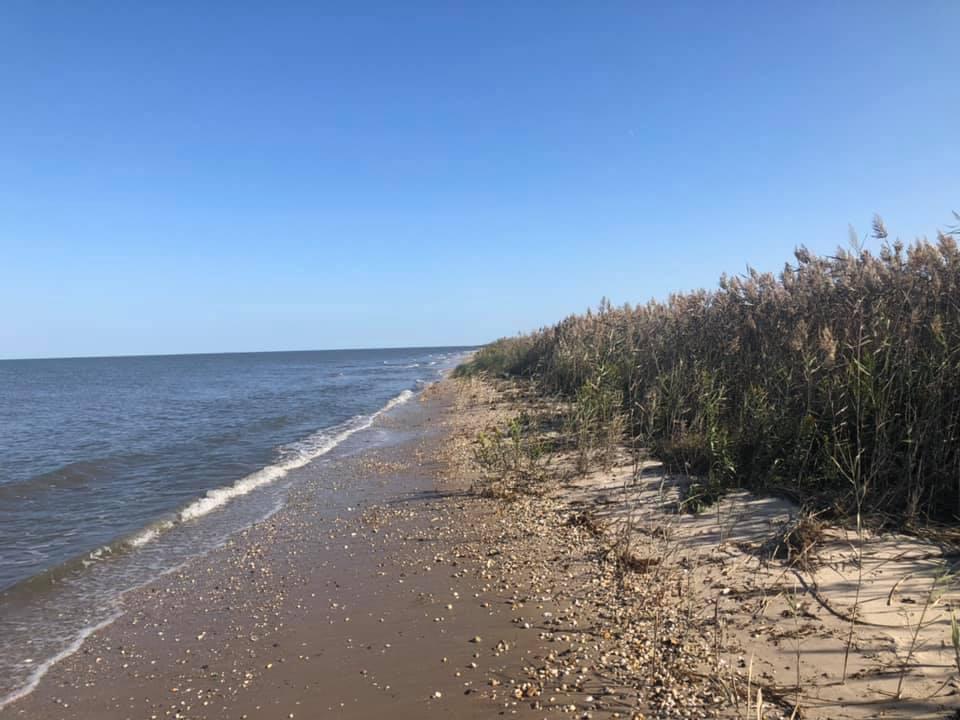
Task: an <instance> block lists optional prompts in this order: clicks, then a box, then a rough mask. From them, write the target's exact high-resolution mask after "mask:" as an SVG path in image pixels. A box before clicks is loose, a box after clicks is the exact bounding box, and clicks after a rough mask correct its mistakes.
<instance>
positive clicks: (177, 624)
mask: <svg viewBox="0 0 960 720" xmlns="http://www.w3.org/2000/svg"><path fill="white" fill-rule="evenodd" d="M453 390H454V388H453V385H452V383H451V384H444V386H443V387H435V388H434V389H433V391H431V392H428V393H427V395H426V396H425V397H424V398H423V399H422V400H421V402H418V403H410V404H409V405H408V406H407V407H404V408H400V409H398V410H397V411H395V412H394V413H392V414H391V415H390V416H389V417H388V418H384V420H383V422H385V423H389V424H391V425H393V426H394V427H395V428H397V429H398V430H400V431H402V432H403V433H405V434H406V435H407V436H408V437H409V438H410V439H409V440H408V441H406V442H403V443H401V444H399V445H396V446H392V447H388V448H386V449H384V450H381V451H378V452H374V453H367V454H364V455H360V456H356V457H352V458H344V459H341V460H339V461H338V462H337V464H336V466H335V467H334V468H333V469H332V471H331V470H329V469H328V474H329V473H330V472H332V473H333V474H334V475H336V476H337V477H338V478H339V481H340V482H343V483H348V482H352V483H365V484H366V485H367V486H368V487H369V488H370V489H371V490H370V492H369V498H368V499H367V500H366V501H365V502H364V503H363V504H362V505H361V506H360V507H356V508H351V509H348V510H347V511H346V512H340V513H337V515H336V516H331V514H330V513H329V512H326V508H323V507H317V506H316V503H314V502H313V499H314V496H315V494H316V493H315V489H312V488H311V486H310V484H309V483H308V484H306V485H305V486H302V487H299V488H298V489H296V490H295V491H293V492H292V494H291V497H290V499H289V502H288V504H287V506H286V507H285V508H284V509H282V510H281V511H279V512H278V513H277V514H275V515H274V516H272V517H271V518H270V519H268V520H267V521H265V522H263V523H261V524H259V525H256V526H254V527H252V528H250V529H249V530H247V531H245V532H242V533H240V534H239V535H238V536H236V537H235V538H234V539H233V540H232V541H231V542H229V543H228V544H227V545H225V546H223V547H220V548H218V549H215V550H213V551H212V552H210V553H208V554H207V555H205V556H202V557H199V558H197V559H195V560H193V561H192V562H190V563H189V564H187V565H186V566H183V567H181V568H180V569H179V570H178V571H176V572H173V573H170V574H168V575H166V576H164V577H162V578H161V579H159V580H158V581H156V582H154V583H152V584H150V585H148V586H146V587H144V588H140V589H138V590H135V591H133V592H131V593H129V594H128V595H127V597H126V598H125V603H124V604H125V612H124V614H123V616H122V617H120V618H119V619H118V620H116V621H115V622H114V623H113V624H111V625H109V626H108V627H106V628H104V629H102V630H100V631H98V632H96V633H94V634H93V635H92V636H91V637H90V638H88V639H87V640H86V642H85V643H84V644H83V646H82V648H81V649H80V650H79V651H78V652H76V653H74V654H73V655H71V656H69V657H68V658H66V659H64V660H63V661H61V662H60V663H59V664H57V665H55V666H54V667H53V668H52V669H51V670H50V671H49V672H48V673H47V674H46V675H45V676H44V677H43V678H42V680H41V681H40V683H39V685H38V686H37V688H36V689H35V690H34V692H32V693H31V694H29V695H27V696H26V697H24V698H22V699H21V700H19V701H16V702H14V703H12V704H10V705H8V706H7V707H5V708H4V709H3V710H0V718H2V719H3V720H8V718H31V719H33V718H37V719H45V718H64V719H66V718H97V719H107V718H244V717H246V718H317V717H344V718H369V717H378V716H389V717H393V718H421V717H425V716H431V715H432V716H435V717H464V718H471V717H478V718H479V717H490V716H492V715H496V714H497V713H500V712H507V713H509V714H510V715H514V714H516V715H518V716H520V717H543V716H544V712H543V711H542V710H541V709H539V708H540V706H541V704H542V702H543V701H544V700H545V699H544V698H541V697H540V693H539V685H526V686H524V685H523V683H522V682H521V681H520V680H519V678H521V677H523V676H525V672H524V669H523V668H524V667H527V666H529V665H533V664H536V663H535V658H536V657H541V656H543V655H545V654H546V653H549V652H550V651H551V650H553V649H555V648H554V647H553V644H552V643H550V642H549V641H547V640H546V639H544V638H542V637H541V625H540V622H538V621H542V620H543V618H544V617H547V618H549V617H551V615H553V616H561V615H562V613H563V600H562V595H563V593H562V592H561V593H550V595H551V597H549V598H547V597H544V598H543V599H542V600H541V599H539V598H532V597H531V596H530V595H529V594H528V593H527V592H526V591H524V590H523V589H522V588H523V587H524V586H525V585H526V584H528V583H529V582H530V579H531V575H529V574H526V573H524V574H522V576H521V577H518V578H517V582H516V583H515V584H514V583H512V582H507V583H504V582H503V581H502V579H501V577H502V574H501V566H502V565H503V564H504V563H503V561H502V560H501V558H500V552H501V551H500V550H498V549H497V548H500V547H503V546H504V544H505V543H506V544H510V543H511V542H512V541H513V538H510V537H507V538H502V537H498V536H499V535H500V534H501V533H502V529H501V528H499V525H498V523H497V521H496V519H495V516H496V514H497V513H498V512H499V507H498V505H497V503H494V502H484V501H476V500H474V499H472V498H469V497H467V496H465V495H464V489H465V486H466V484H467V482H468V481H467V480H466V479H465V478H462V477H458V476H457V474H456V472H450V467H451V466H450V465H449V463H447V464H446V465H445V461H444V458H442V457H441V451H446V450H448V449H449V448H448V446H446V445H444V442H445V439H446V438H447V437H448V436H449V434H450V432H451V430H452V425H453V420H454V415H455V413H454V412H453V408H452V403H453V395H454V392H453ZM531 541H532V542H533V544H534V545H536V544H539V543H540V538H522V539H520V542H519V543H518V549H519V545H520V544H525V545H526V547H525V548H524V552H525V553H530V555H529V556H530V557H532V558H536V559H537V562H540V558H541V557H542V553H541V552H539V551H534V550H533V548H532V547H530V545H531ZM524 617H528V618H529V619H530V620H531V621H533V622H536V623H537V624H536V626H534V625H533V624H531V622H526V621H524V620H520V618H524ZM578 637H579V633H578V632H576V631H574V632H573V633H572V635H571V638H578ZM511 680H513V681H514V684H513V685H511ZM580 694H581V693H578V692H577V691H576V690H573V689H571V691H570V692H569V693H559V694H555V698H554V702H555V703H560V702H561V701H563V702H565V703H577V701H578V700H579V701H580V704H581V705H582V698H578V695H580ZM517 695H519V697H517Z"/></svg>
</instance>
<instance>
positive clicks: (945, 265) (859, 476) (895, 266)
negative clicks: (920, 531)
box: [458, 219, 960, 523]
mask: <svg viewBox="0 0 960 720" xmlns="http://www.w3.org/2000/svg"><path fill="white" fill-rule="evenodd" d="M874 237H875V238H877V239H879V240H880V241H881V242H882V247H881V249H880V251H879V252H878V253H876V254H872V253H870V252H867V251H865V250H862V249H860V248H859V247H857V246H854V248H853V249H852V250H849V251H846V250H840V251H838V252H837V253H836V254H835V255H833V256H828V257H817V256H814V255H813V254H811V253H810V252H809V251H807V250H806V249H804V248H800V249H798V250H797V252H796V253H795V255H796V261H795V262H794V263H792V264H787V265H785V266H784V268H783V271H782V272H781V273H779V274H778V275H773V274H770V273H759V272H756V271H753V270H750V271H749V272H748V273H747V274H746V275H745V276H743V277H735V278H731V277H726V276H725V277H723V278H721V280H720V283H719V286H718V287H717V288H716V289H714V290H711V291H707V290H699V291H695V292H690V293H683V294H676V295H672V296H671V297H670V298H669V299H668V300H667V301H665V302H650V303H647V304H646V305H641V306H635V307H632V306H630V305H625V306H623V307H617V308H615V307H612V306H611V305H610V304H609V303H607V302H605V301H604V302H603V303H601V305H600V307H599V308H598V309H597V310H596V311H588V312H586V313H585V314H582V315H574V316H571V317H568V318H566V319H565V320H562V321H561V322H559V323H557V324H556V325H554V326H552V327H548V328H544V329H542V330H540V331H537V332H534V333H531V334H529V335H524V336H520V337H516V338H509V339H503V340H499V341H497V342H496V343H493V344H491V345H488V346H486V347H484V348H483V349H481V350H480V351H479V352H478V353H477V354H476V355H475V357H474V358H473V359H472V360H471V361H470V362H469V363H468V364H467V365H465V366H463V367H462V368H460V369H459V370H458V374H460V375H470V374H475V373H487V374H492V375H497V376H512V377H527V378H532V379H534V380H535V382H536V385H537V387H538V388H539V389H540V391H541V392H543V393H545V394H550V395H559V396H561V397H564V398H566V399H568V400H569V401H571V402H572V403H573V404H574V410H573V411H572V416H573V426H574V427H577V428H579V429H580V431H582V432H583V433H585V436H586V437H585V439H584V440H583V443H584V445H585V446H589V445H590V444H591V443H596V442H597V441H596V439H591V437H590V435H591V433H593V434H594V436H595V435H596V433H597V428H604V427H616V423H617V422H620V423H621V425H620V427H619V428H618V429H617V430H616V433H618V434H620V435H621V438H622V437H631V438H636V439H639V440H640V441H641V442H643V443H644V444H645V445H646V447H648V448H650V449H651V450H652V451H653V452H654V453H655V454H656V455H658V456H659V457H661V458H663V459H664V460H665V461H666V462H668V463H669V464H670V465H672V466H674V467H675V468H677V469H680V470H686V471H688V472H690V473H691V474H695V475H698V476H702V477H703V478H704V479H706V481H707V483H706V485H705V487H709V488H710V493H708V494H710V495H714V494H716V492H717V491H719V490H718V489H720V490H722V489H723V488H729V487H735V486H749V487H753V488H773V489H780V490H783V491H786V492H789V493H790V494H791V495H793V496H795V497H798V498H807V499H809V498H819V499H820V501H821V503H826V504H829V505H831V506H833V507H834V508H839V509H847V510H856V511H862V512H879V513H884V514H886V515H887V516H890V517H895V518H897V519H898V520H899V521H900V522H904V523H911V522H915V521H919V520H924V519H937V520H954V519H956V518H957V517H958V516H960V251H958V248H957V244H956V242H955V240H954V238H953V236H952V235H950V234H941V235H940V236H939V238H938V240H937V242H936V243H932V242H928V241H925V240H924V241H918V242H915V243H914V244H912V245H910V246H909V247H905V246H904V245H903V244H902V243H900V242H899V241H897V242H889V241H888V240H887V235H886V230H885V229H884V228H883V224H882V222H881V221H880V220H879V219H877V220H876V221H875V224H874ZM611 403H613V404H614V405H615V406H616V407H615V408H611Z"/></svg>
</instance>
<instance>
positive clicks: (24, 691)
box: [0, 612, 121, 709]
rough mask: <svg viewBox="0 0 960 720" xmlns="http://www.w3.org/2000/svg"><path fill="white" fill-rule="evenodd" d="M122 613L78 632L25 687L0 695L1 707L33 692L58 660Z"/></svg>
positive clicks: (35, 671) (33, 674) (32, 676)
mask: <svg viewBox="0 0 960 720" xmlns="http://www.w3.org/2000/svg"><path fill="white" fill-rule="evenodd" d="M120 614H121V613H119V612H115V613H113V614H112V615H111V616H110V617H108V618H107V619H106V620H103V621H102V622H98V623H96V624H94V625H88V626H87V627H85V628H84V629H83V630H81V631H80V632H79V633H78V634H77V636H76V638H74V640H73V642H71V643H70V644H69V645H67V647H65V648H64V649H63V650H61V651H60V652H58V653H57V654H56V655H53V656H51V657H49V658H47V659H46V660H44V661H43V662H41V663H38V664H37V666H36V667H35V668H34V670H33V672H32V673H30V677H28V678H27V681H26V683H24V685H23V687H20V688H17V689H16V690H14V691H13V692H12V693H9V694H7V695H5V696H3V697H0V709H3V708H4V707H6V706H7V705H9V704H10V703H12V702H14V701H16V700H19V699H20V698H22V697H26V696H27V695H29V694H30V693H32V692H33V691H34V689H35V688H36V687H37V685H38V684H39V683H40V679H41V678H42V677H43V676H44V675H46V674H47V671H48V670H49V669H50V668H52V667H53V666H54V665H56V664H57V663H58V662H60V661H61V660H63V659H64V658H67V657H70V656H71V655H73V654H74V653H75V652H76V651H77V650H79V649H80V646H81V645H83V642H84V640H86V639H87V638H88V637H90V636H91V635H93V633H95V632H96V631H97V630H101V629H103V628H105V627H106V626H107V625H109V624H110V623H112V622H113V621H114V620H116V619H117V618H118V617H120Z"/></svg>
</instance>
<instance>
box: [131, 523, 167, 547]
mask: <svg viewBox="0 0 960 720" xmlns="http://www.w3.org/2000/svg"><path fill="white" fill-rule="evenodd" d="M174 525H176V523H175V522H173V520H164V521H162V522H159V523H154V524H153V525H150V526H149V527H145V528H144V529H143V530H141V531H140V532H138V533H137V534H136V535H134V536H133V537H131V538H130V539H129V540H127V541H126V544H127V545H128V546H130V547H132V548H138V547H142V546H143V545H146V544H147V543H148V542H150V541H152V540H155V539H156V538H158V537H160V535H161V534H163V533H165V532H166V531H167V530H169V529H170V528H172V527H173V526H174Z"/></svg>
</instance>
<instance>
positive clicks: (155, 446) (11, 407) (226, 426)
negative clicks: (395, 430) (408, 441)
mask: <svg viewBox="0 0 960 720" xmlns="http://www.w3.org/2000/svg"><path fill="white" fill-rule="evenodd" d="M463 351H464V349H462V348H416V349H392V350H343V351H320V352H289V353H242V354H223V355H180V356H156V357H129V358H90V359H66V360H10V361H2V362H0V706H2V704H3V703H4V698H6V700H7V701H9V699H11V698H12V697H14V696H16V695H17V694H18V693H22V692H24V691H25V690H28V689H29V687H30V685H31V684H32V683H34V682H35V681H36V680H37V679H38V678H39V676H40V675H42V672H43V670H44V669H45V668H46V667H47V666H48V665H49V664H50V663H51V662H52V661H53V660H54V659H55V658H56V657H57V656H58V655H61V654H63V653H65V652H69V651H70V650H71V649H73V648H75V647H76V645H77V644H78V643H79V641H80V639H81V638H82V637H83V636H84V635H85V634H86V633H89V632H90V631H91V630H92V629H93V628H94V627H96V626H97V625H98V624H102V623H104V622H107V621H109V619H110V618H111V617H112V616H113V614H115V612H116V611H117V606H116V603H115V600H116V598H117V597H118V596H119V594H120V593H122V592H123V591H125V590H128V589H130V588H131V587H135V586H136V585H138V584H142V583H144V582H147V581H149V580H150V579H152V578H153V577H156V576H157V575H158V574H160V573H161V572H164V571H166V570H168V569H170V568H171V567H174V566H175V565H176V564H179V563H181V562H183V561H184V560H185V559H189V556H190V555H191V554H196V553H197V552H202V551H204V550H205V549H207V548H209V547H212V546H213V545H215V544H217V543H219V542H222V541H223V540H224V539H225V538H226V537H229V535H230V533H231V532H234V531H235V530H237V529H239V528H241V527H246V526H248V525H249V524H250V523H251V522H255V521H257V520H259V519H261V518H263V517H265V516H266V515H267V514H269V513H270V512H272V511H273V510H275V509H276V508H277V507H278V506H279V505H280V504H282V502H283V498H284V491H285V488H286V483H287V482H288V480H289V476H290V473H291V472H293V471H294V470H296V469H297V468H299V467H302V466H304V465H306V464H307V463H310V462H311V461H314V460H316V459H318V458H321V457H322V456H323V455H325V454H326V453H327V452H330V451H331V450H333V449H334V448H336V447H337V446H338V445H339V444H340V443H342V442H343V441H345V440H346V439H347V438H349V437H351V436H353V435H354V434H355V433H360V432H362V431H364V430H365V429H367V428H368V427H369V426H370V425H371V424H372V423H373V422H374V420H375V417H376V416H377V415H378V414H379V413H382V412H384V411H385V409H389V407H391V406H393V405H395V404H398V403H402V402H404V401H406V400H407V399H409V398H410V397H411V396H412V394H413V393H414V392H416V391H417V390H418V389H419V388H420V387H422V386H423V384H424V383H426V382H430V381H432V380H435V379H437V378H438V377H439V376H440V374H441V373H442V371H443V370H445V369H448V368H449V367H451V366H452V365H453V364H455V363H456V360H457V358H459V357H461V356H462V353H463Z"/></svg>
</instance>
